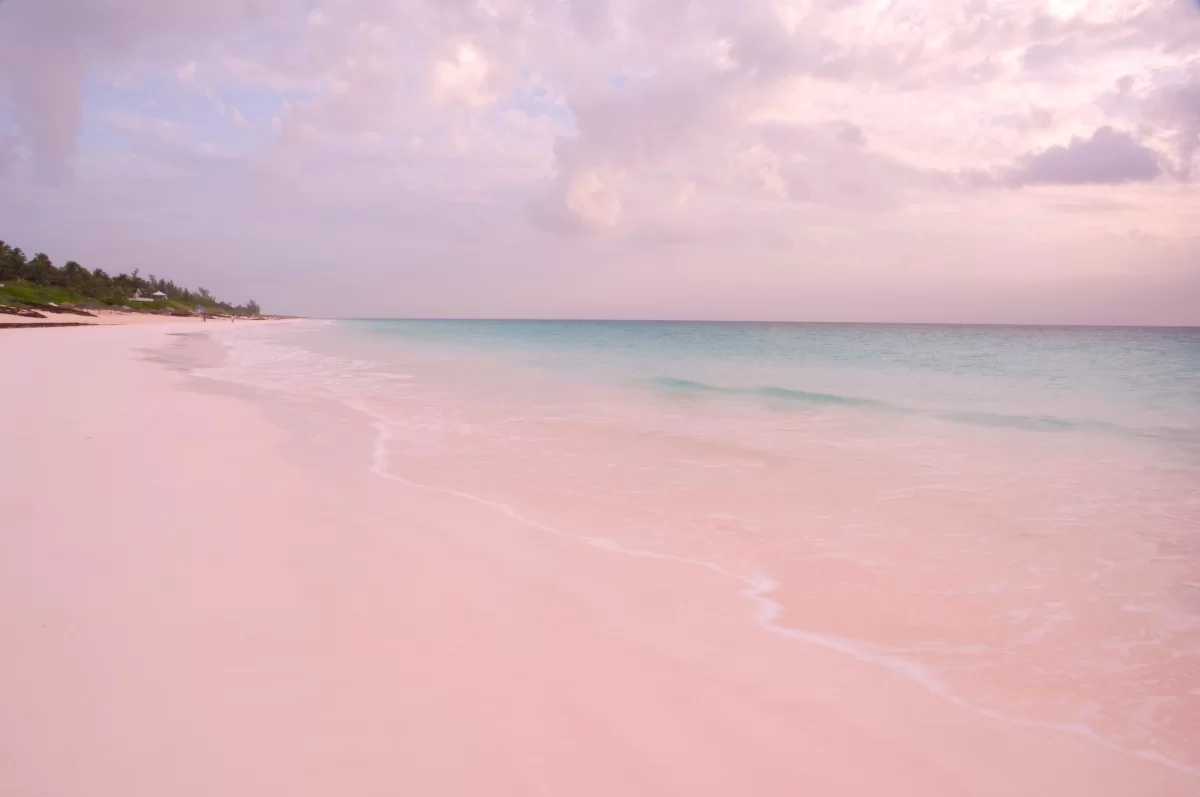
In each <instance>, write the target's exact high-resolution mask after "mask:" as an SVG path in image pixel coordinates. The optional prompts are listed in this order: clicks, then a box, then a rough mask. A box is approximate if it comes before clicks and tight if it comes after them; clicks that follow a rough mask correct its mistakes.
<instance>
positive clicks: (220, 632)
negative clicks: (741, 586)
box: [0, 326, 1200, 797]
mask: <svg viewBox="0 0 1200 797" xmlns="http://www.w3.org/2000/svg"><path fill="white" fill-rule="evenodd" d="M193 330H194V331H195V332H199V331H201V330H202V328H196V327H191V328H189V330H188V331H189V332H192V331H193ZM180 343H182V344H185V348H186V351H182V352H181V351H180V350H179V346H178V344H180ZM168 346H175V348H176V351H175V353H174V354H172V355H170V356H169V357H168V358H167V359H168V360H170V359H172V358H175V359H178V358H179V356H180V355H181V354H186V355H187V356H188V357H190V358H193V359H194V358H197V357H200V358H206V357H212V356H218V355H219V350H218V349H217V348H216V347H215V346H214V345H212V344H207V345H206V344H204V343H203V341H202V340H201V341H197V340H195V336H194V335H185V336H180V333H179V330H178V329H177V328H173V327H168V326H139V327H115V328H106V329H97V330H92V331H88V332H83V331H81V330H79V329H47V330H43V331H40V332H38V333H37V334H30V335H17V334H13V335H4V336H0V362H2V363H3V364H4V366H3V373H4V377H3V379H4V389H3V390H0V418H3V419H5V420H4V423H3V424H2V425H0V634H2V635H3V640H4V655H3V656H0V793H3V794H5V795H12V796H13V797H35V796H37V797H41V796H42V795H48V796H53V797H143V796H144V797H165V796H167V795H169V796H170V797H213V796H214V795H221V796H222V797H241V796H242V795H245V796H246V797H251V796H253V797H264V796H265V795H288V797H306V796H308V795H313V796H314V797H315V796H316V795H328V796H329V797H334V796H335V795H336V796H338V797H340V796H342V795H346V796H350V795H353V796H354V797H364V796H366V795H379V796H380V797H382V796H383V795H388V796H389V797H394V796H395V795H555V796H558V795H618V794H619V795H745V796H746V797H750V796H751V795H781V796H783V795H787V796H788V797H795V796H796V795H821V796H822V797H825V796H826V795H864V796H865V795H872V796H874V795H913V796H914V797H916V796H918V795H919V796H920V797H935V796H937V795H946V796H947V797H950V796H951V795H953V796H954V797H961V796H962V795H997V797H999V795H1005V796H1007V795H1013V794H1020V795H1047V797H1050V796H1051V795H1053V797H1072V796H1075V795H1078V796H1079V797H1083V796H1084V795H1087V797H1097V796H1102V795H1114V796H1115V795H1131V796H1132V795H1138V797H1144V796H1147V795H1150V796H1155V795H1159V796H1161V797H1166V796H1167V795H1181V796H1182V795H1194V794H1197V793H1200V792H1198V791H1197V786H1198V781H1197V779H1196V778H1195V777H1193V776H1191V775H1188V774H1186V773H1180V772H1176V771H1173V770H1170V769H1168V768H1166V767H1163V766H1161V765H1158V764H1156V763H1153V762H1149V761H1145V760H1141V759H1138V758H1135V757H1132V756H1129V755H1126V754H1122V753H1117V752H1114V751H1111V750H1107V749H1104V748H1101V747H1098V746H1096V745H1094V744H1090V743H1088V742H1086V741H1084V740H1082V739H1080V738H1077V737H1074V736H1069V735H1063V734H1056V733H1053V732H1049V731H1045V730H1040V729H1035V728H1024V727H1017V726H1013V725H1010V724H1005V723H1001V722H996V721H992V720H988V719H986V718H983V717H980V716H978V715H976V714H973V713H971V712H969V711H966V710H963V709H961V708H958V707H956V706H954V705H951V704H950V703H947V702H945V701H942V700H939V699H937V698H936V697H934V696H932V695H930V694H929V693H928V692H927V691H925V690H922V689H921V688H919V687H918V686H917V685H915V684H913V683H912V682H911V681H909V680H906V679H904V678H901V677H899V676H897V675H895V674H892V673H889V672H887V671H885V670H881V669H879V668H876V667H872V666H869V665H867V664H864V663H861V662H858V661H854V660H852V659H848V658H846V657H844V656H841V655H839V654H836V653H834V652H831V651H828V650H822V649H818V648H813V647H810V646H807V645H805V644H803V643H799V642H796V641H794V640H788V639H784V638H781V637H777V636H772V635H771V634H767V633H765V632H763V631H762V630H760V629H759V628H757V627H756V626H755V625H754V624H753V623H752V622H751V621H750V617H749V616H748V612H747V606H746V603H745V602H744V601H739V600H737V599H736V596H735V595H731V594H730V590H731V589H732V587H731V586H730V583H729V582H728V580H726V579H721V578H718V577H717V576H716V575H714V574H711V573H707V572H705V571H703V570H702V569H698V568H695V567H690V566H687V565H685V564H683V563H673V562H666V561H661V560H650V559H635V558H631V557H628V556H620V555H617V554H613V553H608V552H605V551H601V550H597V549H595V548H589V547H587V546H582V545H579V544H578V543H577V542H574V541H572V540H569V539H564V538H557V537H553V536H547V535H544V534H539V533H538V532H536V530H532V529H530V528H529V527H527V526H521V525H519V524H517V523H516V522H515V521H514V520H513V519H512V518H507V517H504V516H503V515H501V514H499V513H496V512H495V511H493V510H492V509H491V508H489V507H487V506H483V505H480V504H477V503H471V502H467V501H463V500H461V498H459V497H457V496H454V495H449V494H444V493H443V494H436V493H430V492H425V491H420V490H417V489H413V488H411V487H408V486H405V485H404V484H400V483H396V482H389V481H385V480H383V479H380V478H378V477H377V476H373V475H372V474H371V473H370V472H369V470H368V469H367V467H365V465H364V463H362V462H353V461H335V462H327V461H322V460H321V458H320V457H319V456H318V452H315V451H312V450H309V449H306V448H305V443H304V441H303V440H301V439H298V438H297V437H296V436H295V435H293V434H291V433H289V432H288V431H287V430H286V429H285V428H283V427H281V426H280V425H278V424H277V423H276V422H275V421H274V420H272V418H273V415H272V414H270V413H269V412H268V411H267V410H265V409H264V407H263V406H262V405H261V404H260V403H256V401H252V400H250V398H249V397H247V396H240V395H235V394H231V393H228V392H222V390H223V389H222V388H218V387H215V386H214V384H213V383H211V382H205V381H203V380H198V379H196V378H194V377H191V376H189V375H188V374H187V373H186V372H185V371H184V370H182V369H181V368H178V367H177V368H174V369H173V368H170V367H165V366H164V363H163V362H162V359H163V356H162V355H161V354H159V355H154V354H152V353H153V352H156V351H161V350H162V349H164V348H166V347H168ZM47 365H51V367H46V366H47ZM64 452H69V454H67V455H64ZM829 608H830V611H836V607H833V606H831V607H829Z"/></svg>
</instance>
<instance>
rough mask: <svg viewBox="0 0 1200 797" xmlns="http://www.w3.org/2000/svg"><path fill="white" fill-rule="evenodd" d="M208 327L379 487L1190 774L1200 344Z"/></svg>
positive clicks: (1197, 755)
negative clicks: (722, 601) (640, 569)
mask: <svg viewBox="0 0 1200 797" xmlns="http://www.w3.org/2000/svg"><path fill="white" fill-rule="evenodd" d="M221 338H222V340H223V341H224V342H225V343H226V344H227V345H229V346H230V359H229V362H228V363H227V364H225V365H223V366H221V367H218V368H208V369H204V370H203V371H202V373H203V375H204V376H207V377H212V378H218V379H222V380H226V381H230V382H235V383H238V384H240V385H242V386H244V387H248V388H252V389H254V390H256V391H261V393H262V395H263V396H264V397H265V398H266V399H267V400H268V401H270V402H271V403H272V404H274V405H277V406H280V407H287V408H290V409H289V411H290V412H292V413H293V414H294V415H297V417H302V418H308V419H310V420H311V421H312V423H311V424H310V426H311V428H313V429H332V430H334V431H328V432H316V431H314V432H313V435H314V438H316V437H320V439H319V441H318V442H320V444H321V445H323V446H326V447H328V448H329V449H330V450H331V452H332V451H334V450H336V451H337V452H338V455H339V456H344V457H349V458H351V459H354V460H355V461H358V462H360V464H361V465H362V467H365V468H370V469H372V471H373V472H374V473H376V475H378V476H380V477H382V478H385V479H391V480H395V481H396V482H402V483H405V484H408V485H418V486H420V487H423V488H427V489H430V490H437V491H441V492H447V493H452V494H454V495H457V496H460V497H461V498H462V500H467V501H476V502H480V503H483V504H485V505H487V506H490V507H492V508H494V510H495V511H496V512H498V513H503V514H505V515H507V516H508V517H510V518H517V519H520V520H522V521H524V522H526V523H527V524H528V526H529V528H530V530H531V533H534V534H553V535H560V536H567V537H571V538H574V539H576V540H578V542H579V544H581V545H590V546H594V547H596V548H599V549H602V550H603V551H606V552H608V553H609V554H611V555H614V556H615V555H629V556H637V557H642V558H646V557H649V558H655V557H657V558H662V559H664V560H667V559H669V560H673V561H677V562H684V563H687V564H690V565H693V566H695V567H703V568H708V569H710V570H712V571H715V572H718V573H720V574H723V575H726V576H728V578H729V579H730V583H731V587H733V590H732V591H731V595H732V596H733V597H731V600H739V601H743V602H744V603H745V612H746V619H747V622H748V623H757V624H758V625H759V626H760V627H761V628H762V630H763V632H764V633H774V634H780V635H783V636H787V637H790V638H792V639H794V640H795V642H796V644H810V645H819V646H822V647H825V648H829V649H833V650H836V651H839V652H840V653H843V654H844V655H846V656H849V657H853V658H855V659H858V660H861V661H869V662H871V663H873V664H876V665H878V666H879V667H882V668H886V669H888V670H890V671H892V672H894V673H897V674H900V675H901V676H903V677H905V678H909V679H912V680H913V681H915V682H917V683H919V684H921V685H922V686H923V687H924V688H926V689H928V690H929V691H931V692H933V693H934V694H936V695H938V696H939V697H941V698H944V699H945V700H948V701H951V702H953V703H955V704H956V705H959V706H961V707H962V708H963V710H967V711H974V712H978V713H981V714H984V715H986V716H989V717H993V718H995V719H997V720H1002V721H1006V722H1014V723H1019V724H1024V725H1032V726H1036V727H1043V728H1046V729H1048V730H1052V731H1055V732H1064V733H1072V734H1077V735H1080V736H1082V737H1085V738H1087V739H1090V740H1091V741H1093V742H1095V743H1096V744H1098V745H1103V746H1106V747H1109V748H1112V749H1113V750H1114V751H1118V750H1119V751H1123V752H1125V753H1128V754H1132V755H1138V756H1142V757H1145V758H1152V759H1155V760H1159V761H1162V762H1164V763H1167V764H1169V765H1171V766H1173V767H1176V768H1179V769H1184V770H1188V771H1191V772H1193V773H1197V774H1200V330H1197V329H1134V328H1065V327H1036V328H1035V327H985V326H933V325H930V326H920V325H859V324H754V323H744V324H742V323H673V322H662V323H658V322H587V321H390V320H377V321H376V320H364V321H331V322H322V321H305V322H297V323H294V324H289V325H282V326H271V327H254V326H251V325H245V326H242V325H234V328H233V329H231V330H229V331H227V332H226V331H222V332H221ZM334 415H336V416H337V417H339V418H342V419H343V420H344V423H342V425H336V424H334V425H322V424H321V423H318V422H317V421H318V420H319V418H321V417H333V416H334ZM345 419H349V420H345ZM346 423H349V424H351V425H353V426H355V429H356V431H353V432H350V431H347V428H348V427H347V426H346V425H345V424H346ZM300 425H301V426H304V424H300ZM331 455H332V453H331ZM478 533H480V534H486V533H487V529H486V528H483V529H479V531H478Z"/></svg>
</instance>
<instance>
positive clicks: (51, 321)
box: [0, 310, 236, 328]
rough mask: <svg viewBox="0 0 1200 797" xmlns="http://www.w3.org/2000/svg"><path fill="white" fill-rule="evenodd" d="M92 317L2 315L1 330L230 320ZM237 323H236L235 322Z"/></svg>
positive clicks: (100, 313) (115, 314)
mask: <svg viewBox="0 0 1200 797" xmlns="http://www.w3.org/2000/svg"><path fill="white" fill-rule="evenodd" d="M89 312H91V313H92V315H91V316H82V315H75V314H73V313H53V314H50V313H46V314H45V316H46V317H45V318H29V317H26V316H17V315H8V314H0V328H3V327H38V326H50V327H61V326H130V325H137V326H141V325H144V324H203V323H213V324H216V323H220V322H221V321H223V322H224V323H226V324H228V323H230V322H229V319H228V318H224V319H221V320H220V321H218V320H216V319H213V320H212V321H205V320H204V319H203V318H200V317H197V316H171V315H157V314H152V313H122V312H117V311H113V310H92V311H89ZM235 323H236V322H235Z"/></svg>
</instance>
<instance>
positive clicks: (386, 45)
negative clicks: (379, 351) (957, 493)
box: [0, 0, 1200, 325]
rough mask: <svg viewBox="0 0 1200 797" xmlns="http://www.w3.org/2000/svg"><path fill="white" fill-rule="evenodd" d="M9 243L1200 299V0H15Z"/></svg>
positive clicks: (221, 259) (274, 303)
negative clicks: (199, 0) (196, 0)
mask: <svg viewBox="0 0 1200 797" xmlns="http://www.w3.org/2000/svg"><path fill="white" fill-rule="evenodd" d="M0 238H2V239H3V240H4V241H6V242H8V243H9V244H10V245H15V246H20V247H21V248H22V249H24V250H25V251H26V252H27V253H29V254H32V253H33V252H37V251H44V252H46V253H47V254H48V255H49V256H50V257H51V258H52V259H53V260H54V262H56V263H59V264H61V263H62V262H64V261H66V260H69V259H74V260H77V261H79V262H80V263H82V264H83V265H84V266H85V267H86V268H89V269H92V268H97V267H99V268H104V269H105V270H106V271H109V272H110V273H117V272H121V271H132V270H133V269H135V268H136V269H140V271H141V273H142V274H143V275H146V274H155V275H157V276H160V277H168V278H171V279H173V280H175V281H176V282H178V283H181V284H188V285H191V286H197V285H203V286H204V287H207V288H209V289H210V290H212V291H213V292H214V293H215V294H217V295H218V296H219V297H222V298H228V299H231V300H235V301H242V300H244V299H245V298H248V297H253V298H254V299H256V300H257V301H258V302H259V303H260V304H262V305H263V307H264V308H265V309H266V310H268V311H272V312H278V313H291V314H303V315H314V316H350V317H527V318H692V319H724V320H795V321H804V320H814V321H915V322H951V323H964V322H965V323H971V322H977V323H1064V324H1071V323H1085V324H1179V325H1186V324H1193V325H1194V324H1200V0H1090V1H1089V0H641V2H635V1H634V0H205V2H195V0H0Z"/></svg>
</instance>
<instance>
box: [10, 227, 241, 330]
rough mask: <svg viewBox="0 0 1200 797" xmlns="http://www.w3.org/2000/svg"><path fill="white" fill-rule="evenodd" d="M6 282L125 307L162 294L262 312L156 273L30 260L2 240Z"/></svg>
mask: <svg viewBox="0 0 1200 797" xmlns="http://www.w3.org/2000/svg"><path fill="white" fill-rule="evenodd" d="M4 280H25V281H26V282H31V283H33V284H34V285H42V286H45V287H51V288H62V289H64V290H67V291H70V292H71V293H75V294H78V295H80V296H86V297H87V298H89V299H94V300H95V301H98V302H103V303H104V304H123V303H125V302H127V301H129V300H130V299H131V298H133V297H134V296H135V295H137V294H139V293H140V294H141V295H142V296H146V297H149V296H150V294H152V293H155V292H157V291H161V292H162V293H165V294H166V295H167V298H168V299H170V300H172V301H177V302H182V303H184V304H186V305H187V306H188V307H189V308H191V307H195V306H197V305H199V306H201V307H203V308H205V310H207V311H209V312H212V311H218V310H219V311H224V312H226V313H230V314H232V315H253V316H256V315H259V314H260V313H261V309H260V308H259V306H258V303H257V302H255V301H254V300H253V299H250V300H249V301H247V302H246V303H245V304H244V305H234V304H229V303H228V302H222V301H218V300H217V299H216V298H214V297H213V295H212V294H211V293H209V292H208V291H207V290H206V289H204V288H198V289H197V290H196V291H194V292H193V291H191V290H188V289H187V288H181V287H179V286H178V285H176V284H175V283H174V282H172V281H171V280H164V279H157V278H155V276H154V275H153V274H151V275H150V276H149V277H148V278H147V277H142V276H140V275H139V274H138V270H137V269H134V270H133V273H132V274H124V273H122V274H117V275H116V276H110V275H109V274H108V273H106V272H105V271H104V269H102V268H97V269H93V270H92V271H88V270H87V269H85V268H84V267H83V266H81V265H79V264H78V263H76V262H75V261H74V260H68V261H67V262H66V263H64V264H63V265H62V267H61V268H59V267H58V266H56V265H54V263H52V262H51V261H50V258H49V257H47V256H46V255H45V254H43V253H41V252H38V253H37V254H35V255H34V256H33V257H30V258H26V256H25V253H24V252H22V251H21V250H20V249H18V248H16V247H12V246H9V245H8V244H6V243H5V242H4V241H0V282H3V281H4Z"/></svg>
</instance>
